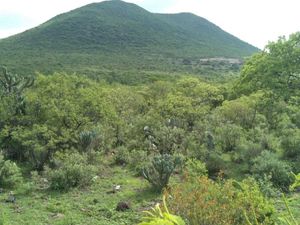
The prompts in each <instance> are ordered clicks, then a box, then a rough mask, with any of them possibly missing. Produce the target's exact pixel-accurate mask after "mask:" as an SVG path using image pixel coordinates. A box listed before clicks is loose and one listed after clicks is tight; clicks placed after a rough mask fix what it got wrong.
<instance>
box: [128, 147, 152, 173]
mask: <svg viewBox="0 0 300 225" xmlns="http://www.w3.org/2000/svg"><path fill="white" fill-rule="evenodd" d="M129 157H130V158H129V166H130V168H131V169H133V170H134V171H135V172H136V175H138V176H140V175H143V169H144V168H145V166H146V164H147V162H148V156H147V152H145V151H143V150H132V151H131V152H130V156H129Z"/></svg>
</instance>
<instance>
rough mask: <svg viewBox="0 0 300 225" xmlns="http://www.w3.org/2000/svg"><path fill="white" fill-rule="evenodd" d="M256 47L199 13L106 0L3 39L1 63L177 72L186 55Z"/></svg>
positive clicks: (235, 53)
mask: <svg viewBox="0 0 300 225" xmlns="http://www.w3.org/2000/svg"><path fill="white" fill-rule="evenodd" d="M255 51H258V49H257V48H255V47H253V46H251V45H249V44H247V43H245V42H243V41H241V40H239V39H238V38H236V37H234V36H232V35H231V34H229V33H227V32H225V31H223V30H222V29H221V28H219V27H218V26H216V25H214V24H213V23H211V22H209V21H207V20H206V19H204V18H201V17H198V16H196V15H193V14H189V13H180V14H155V13H150V12H148V11H146V10H144V9H143V8H141V7H139V6H137V5H135V4H131V3H126V2H123V1H105V2H101V3H93V4H89V5H86V6H84V7H81V8H78V9H75V10H73V11H70V12H67V13H64V14H61V15H58V16H56V17H54V18H52V19H50V20H49V21H47V22H45V23H44V24H42V25H40V26H38V27H36V28H33V29H30V30H28V31H25V32H23V33H21V34H18V35H15V36H12V37H9V38H6V39H2V40H0V52H1V59H0V64H1V65H6V66H8V67H10V68H16V71H15V72H19V73H29V72H33V71H41V72H45V73H48V72H49V73H51V72H53V71H54V70H55V71H67V72H81V73H88V74H91V73H95V72H99V71H111V70H113V69H119V70H130V69H137V70H146V71H147V70H148V71H153V70H158V71H174V70H175V71H177V70H181V68H182V66H183V65H182V63H181V62H182V61H184V60H188V61H195V60H196V61H197V60H199V59H200V58H210V57H229V58H242V57H244V56H248V55H250V54H252V53H253V52H255ZM183 70H184V69H183Z"/></svg>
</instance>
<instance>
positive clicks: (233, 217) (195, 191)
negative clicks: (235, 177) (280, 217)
mask: <svg viewBox="0 0 300 225" xmlns="http://www.w3.org/2000/svg"><path fill="white" fill-rule="evenodd" d="M169 194H170V195H171V198H170V199H169V200H168V203H169V205H170V208H171V210H172V211H173V212H174V213H175V214H176V215H179V216H181V217H182V218H185V219H186V220H187V221H188V224H190V225H199V224H205V225H215V224H218V225H228V224H231V225H240V224H247V222H246V218H245V217H244V215H243V213H244V212H245V213H246V215H247V216H248V218H249V220H250V221H252V222H253V221H254V219H255V218H254V217H253V215H252V212H253V210H254V211H255V214H256V215H257V218H259V221H260V222H261V223H265V224H273V222H272V220H273V218H272V216H273V214H274V211H275V209H274V207H273V205H272V204H271V203H270V202H268V201H267V200H266V199H265V198H264V196H263V194H262V193H261V192H260V191H259V187H258V185H257V184H256V183H255V181H254V180H253V179H248V180H246V181H243V182H242V183H238V182H236V181H232V180H229V181H226V182H214V181H212V180H210V179H208V178H207V177H200V178H198V179H197V180H195V179H193V180H186V181H185V182H183V183H181V184H177V185H175V186H173V187H172V188H171V191H170V193H169ZM250 203H251V204H250ZM250 205H252V206H253V207H250Z"/></svg>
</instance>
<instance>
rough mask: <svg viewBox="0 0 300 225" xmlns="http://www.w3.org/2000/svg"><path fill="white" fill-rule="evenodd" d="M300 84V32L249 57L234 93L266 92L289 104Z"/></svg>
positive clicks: (270, 44)
mask: <svg viewBox="0 0 300 225" xmlns="http://www.w3.org/2000/svg"><path fill="white" fill-rule="evenodd" d="M299 84H300V32H298V33H295V34H292V35H290V37H289V39H287V38H286V37H280V38H279V39H278V41H277V42H270V43H269V44H268V45H267V46H266V48H265V49H264V50H263V51H262V52H260V53H257V54H255V55H254V56H252V57H251V58H250V59H249V60H248V61H247V62H246V64H245V65H244V67H243V69H242V73H241V78H240V80H239V82H238V85H237V91H238V92H240V93H242V94H249V93H252V92H254V91H257V90H268V91H272V92H274V93H275V94H276V95H277V96H280V97H283V99H285V100H288V99H289V97H290V96H291V95H292V94H294V93H295V92H297V91H299Z"/></svg>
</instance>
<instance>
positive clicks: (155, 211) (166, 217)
mask: <svg viewBox="0 0 300 225" xmlns="http://www.w3.org/2000/svg"><path fill="white" fill-rule="evenodd" d="M145 213H146V214H147V216H145V217H143V222H141V223H139V224H138V225H185V222H184V221H183V219H182V218H181V217H179V216H175V215H173V214H171V213H170V212H169V210H168V207H167V204H166V197H165V196H163V210H162V209H161V208H160V205H159V204H156V206H155V207H154V208H152V209H151V210H150V211H146V212H145Z"/></svg>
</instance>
